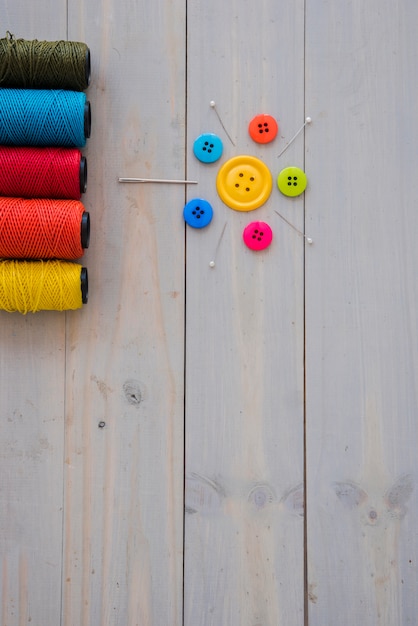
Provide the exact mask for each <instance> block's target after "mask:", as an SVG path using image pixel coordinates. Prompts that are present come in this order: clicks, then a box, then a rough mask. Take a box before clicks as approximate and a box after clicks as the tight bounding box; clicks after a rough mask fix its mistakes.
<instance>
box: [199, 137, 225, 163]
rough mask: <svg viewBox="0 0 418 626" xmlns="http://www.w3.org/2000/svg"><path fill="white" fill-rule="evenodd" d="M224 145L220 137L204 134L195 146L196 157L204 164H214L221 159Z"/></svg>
mask: <svg viewBox="0 0 418 626" xmlns="http://www.w3.org/2000/svg"><path fill="white" fill-rule="evenodd" d="M222 151H223V144H222V141H221V139H220V138H219V137H218V135H214V134H213V133H204V134H203V135H200V136H199V137H198V138H197V139H196V140H195V142H194V144H193V152H194V155H195V157H196V158H197V159H199V161H202V163H214V162H215V161H217V160H218V159H220V158H221V156H222Z"/></svg>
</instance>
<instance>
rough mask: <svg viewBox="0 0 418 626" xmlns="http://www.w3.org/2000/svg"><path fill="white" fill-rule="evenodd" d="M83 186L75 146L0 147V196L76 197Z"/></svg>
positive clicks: (84, 163) (84, 174)
mask: <svg viewBox="0 0 418 626" xmlns="http://www.w3.org/2000/svg"><path fill="white" fill-rule="evenodd" d="M86 188H87V160H86V158H85V157H83V156H82V155H81V152H80V150H78V149H77V148H60V147H57V148H56V147H47V148H37V147H34V148H33V147H27V146H22V147H20V146H19V147H18V146H0V196H9V197H18V198H59V199H72V200H79V199H80V197H81V194H82V193H84V192H85V191H86Z"/></svg>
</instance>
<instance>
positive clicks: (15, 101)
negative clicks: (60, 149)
mask: <svg viewBox="0 0 418 626" xmlns="http://www.w3.org/2000/svg"><path fill="white" fill-rule="evenodd" d="M90 129H91V109H90V102H89V101H88V100H87V98H86V94H85V93H84V92H78V91H67V90H64V89H0V145H5V146H65V147H77V148H81V147H83V146H85V144H86V139H87V138H88V137H90Z"/></svg>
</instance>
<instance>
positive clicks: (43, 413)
mask: <svg viewBox="0 0 418 626" xmlns="http://www.w3.org/2000/svg"><path fill="white" fill-rule="evenodd" d="M42 7H43V11H44V12H45V13H46V14H48V13H49V14H50V15H52V14H53V15H54V22H52V20H45V19H44V18H43V16H42V15H41V14H40V12H39V8H38V7H35V5H31V4H30V5H28V4H27V3H25V2H22V1H20V0H16V1H15V0H13V1H10V2H9V1H8V0H5V1H4V2H2V4H1V6H0V23H1V24H2V29H3V32H2V34H1V36H2V37H5V36H6V30H9V31H10V32H12V33H13V34H14V35H15V36H16V37H24V38H27V39H31V38H34V37H38V38H40V39H48V38H51V37H57V38H61V37H62V38H65V36H66V7H65V2H52V0H51V1H48V0H47V1H46V2H45V3H43V5H42ZM23 16H24V17H23ZM0 345H1V357H0V358H1V369H0V371H1V377H0V402H1V419H0V442H1V446H0V529H1V530H0V562H1V565H0V624H1V625H2V626H15V625H16V626H17V625H19V626H20V625H21V624H27V623H30V622H31V623H32V624H59V622H60V611H61V593H60V590H61V572H62V519H63V510H62V509H63V496H62V486H63V465H62V458H63V429H64V402H65V395H64V389H65V388H64V373H65V315H64V314H60V313H49V312H45V313H42V314H37V315H32V314H29V315H27V316H22V315H20V314H10V313H6V312H4V311H2V312H0Z"/></svg>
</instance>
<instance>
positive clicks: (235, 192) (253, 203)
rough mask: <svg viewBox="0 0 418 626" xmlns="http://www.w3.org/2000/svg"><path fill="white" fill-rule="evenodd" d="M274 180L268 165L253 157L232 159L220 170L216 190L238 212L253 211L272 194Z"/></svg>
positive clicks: (244, 156)
mask: <svg viewBox="0 0 418 626" xmlns="http://www.w3.org/2000/svg"><path fill="white" fill-rule="evenodd" d="M272 187H273V179H272V176H271V173H270V170H269V169H268V167H267V165H265V164H264V163H263V161H260V159H257V158H256V157H253V156H248V155H242V156H236V157H232V159H229V161H226V163H224V164H223V165H222V167H221V168H220V170H219V172H218V176H217V178H216V189H217V190H218V194H219V196H220V198H221V200H223V202H225V204H226V205H227V206H229V207H230V208H231V209H235V210H236V211H252V210H253V209H257V208H258V207H260V206H261V205H262V204H264V203H265V202H266V201H267V199H268V198H269V196H270V194H271V190H272Z"/></svg>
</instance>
